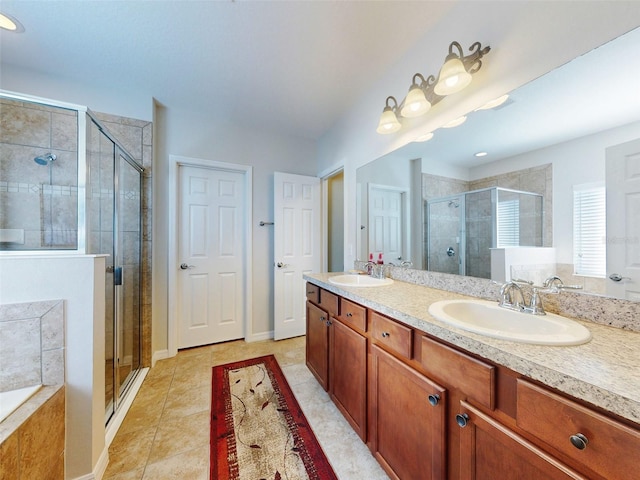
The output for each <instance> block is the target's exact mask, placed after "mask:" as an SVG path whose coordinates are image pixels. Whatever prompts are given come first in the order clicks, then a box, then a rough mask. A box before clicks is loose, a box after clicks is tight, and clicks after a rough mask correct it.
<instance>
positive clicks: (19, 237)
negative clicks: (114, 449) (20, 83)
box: [0, 91, 143, 423]
mask: <svg viewBox="0 0 640 480" xmlns="http://www.w3.org/2000/svg"><path fill="white" fill-rule="evenodd" d="M0 125H1V127H2V128H0V255H45V254H56V253H68V254H73V253H77V254H101V255H105V257H106V272H105V285H106V291H105V305H106V311H105V352H106V355H105V394H106V395H105V423H108V421H109V419H110V418H111V417H112V416H113V414H114V412H115V411H116V410H117V408H118V405H119V403H120V402H121V399H122V398H123V396H124V395H125V394H126V392H127V389H128V387H129V386H130V385H131V384H132V381H133V379H134V378H135V376H136V374H137V373H138V372H139V370H140V368H141V366H142V363H141V348H140V347H141V273H142V272H141V270H142V269H141V259H142V255H141V248H142V215H141V213H142V204H141V197H142V195H141V192H142V183H141V182H142V172H143V168H142V166H141V165H139V164H138V163H137V162H136V161H135V160H134V159H133V158H132V157H131V156H130V155H129V154H128V153H127V152H126V151H125V150H124V148H122V146H121V145H119V143H118V142H117V140H116V139H115V138H114V137H113V136H112V135H111V133H109V132H108V131H107V130H106V129H105V128H104V127H103V126H102V125H101V124H100V122H99V121H98V120H97V119H96V118H95V116H94V115H93V114H92V113H91V111H90V110H88V109H87V108H86V107H81V106H76V105H70V104H65V103H62V102H55V101H49V100H43V99H36V98H34V97H27V96H22V95H18V94H14V93H11V92H2V91H0Z"/></svg>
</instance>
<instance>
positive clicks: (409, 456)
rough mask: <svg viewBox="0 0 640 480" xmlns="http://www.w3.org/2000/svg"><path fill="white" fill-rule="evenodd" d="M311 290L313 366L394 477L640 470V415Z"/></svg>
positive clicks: (627, 475)
mask: <svg viewBox="0 0 640 480" xmlns="http://www.w3.org/2000/svg"><path fill="white" fill-rule="evenodd" d="M310 291H311V292H312V293H311V294H310V295H311V298H309V297H308V298H309V301H308V302H307V303H308V307H307V308H308V311H307V312H308V315H307V322H308V330H307V365H309V368H310V369H311V371H312V372H313V373H314V375H315V376H316V378H318V381H319V382H320V383H321V384H322V385H323V387H324V388H325V389H327V390H328V391H329V394H330V396H331V398H332V399H333V401H334V403H335V404H336V405H337V407H338V409H339V410H340V411H341V412H342V413H343V415H344V416H345V418H347V420H348V421H349V423H350V424H351V425H352V426H353V428H354V430H355V431H356V432H357V433H358V435H359V436H360V438H362V439H363V440H364V441H365V442H366V443H367V445H368V447H369V449H370V450H371V452H372V454H373V455H374V456H375V458H376V459H377V460H378V462H379V463H380V464H381V465H382V467H383V468H384V469H385V470H386V472H387V473H388V474H389V476H390V477H391V478H393V479H403V480H414V479H431V478H432V479H450V480H457V479H461V480H471V479H473V480H486V479H493V478H503V479H508V480H509V479H514V480H515V479H518V480H529V479H535V480H538V479H542V480H544V479H553V480H564V479H588V480H611V479H616V480H618V479H619V480H626V479H635V478H639V477H638V474H637V468H638V467H637V462H638V459H640V457H639V455H640V453H639V452H640V429H639V428H638V426H637V425H636V424H634V423H632V422H627V421H624V420H619V419H617V418H614V417H613V416H612V415H609V414H607V413H606V412H603V411H600V410H597V409H595V408H592V407H590V406H589V405H587V404H585V403H584V402H581V401H580V400H579V399H576V398H569V397H568V396H567V395H564V394H561V393H557V392H555V391H553V390H552V389H551V388H548V387H545V386H542V385H539V384H538V383H536V382H534V381H532V380H530V379H528V378H525V377H523V375H521V374H518V373H516V372H514V371H511V370H509V369H507V368H506V367H502V366H500V365H494V364H492V363H490V362H488V361H486V360H485V359H483V358H479V357H478V356H477V355H474V354H472V353H469V352H467V351H464V350H463V349H461V348H459V347H458V346H456V345H451V344H447V343H446V342H444V341H442V340H440V339H436V338H433V337H431V336H429V335H428V334H426V333H424V332H422V331H420V330H418V329H414V328H412V327H409V326H407V325H404V324H402V323H401V322H398V321H396V320H394V319H393V318H390V317H388V316H385V315H383V314H381V313H379V312H376V311H373V310H371V309H365V308H364V307H362V306H361V305H358V304H357V303H354V302H353V301H351V300H348V299H345V298H342V297H339V296H337V295H334V294H332V293H330V292H326V293H325V291H324V290H323V289H318V290H317V291H313V290H310ZM327 294H328V295H327ZM323 296H324V302H323ZM314 299H315V301H314Z"/></svg>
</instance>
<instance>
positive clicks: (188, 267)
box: [180, 263, 196, 270]
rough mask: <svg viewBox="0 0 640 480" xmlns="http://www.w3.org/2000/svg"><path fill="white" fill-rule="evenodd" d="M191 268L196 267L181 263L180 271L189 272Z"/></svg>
mask: <svg viewBox="0 0 640 480" xmlns="http://www.w3.org/2000/svg"><path fill="white" fill-rule="evenodd" d="M190 268H196V266H195V265H187V264H186V263H181V264H180V269H181V270H188V269H190Z"/></svg>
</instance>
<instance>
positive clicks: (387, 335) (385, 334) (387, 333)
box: [382, 332, 391, 338]
mask: <svg viewBox="0 0 640 480" xmlns="http://www.w3.org/2000/svg"><path fill="white" fill-rule="evenodd" d="M390 336H391V334H390V333H389V332H382V338H388V337H390Z"/></svg>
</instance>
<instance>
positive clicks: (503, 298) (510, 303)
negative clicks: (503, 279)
mask: <svg viewBox="0 0 640 480" xmlns="http://www.w3.org/2000/svg"><path fill="white" fill-rule="evenodd" d="M514 292H515V293H516V295H517V297H519V298H514V297H515V296H514ZM498 306H500V307H502V308H508V309H509V310H516V311H518V312H523V313H530V314H531V315H546V312H545V311H544V308H543V306H542V298H541V297H540V290H539V289H538V288H536V287H533V291H532V293H531V298H530V299H529V305H527V304H526V302H525V301H524V293H523V292H522V288H520V285H518V284H517V283H516V282H515V281H513V280H512V281H510V282H507V283H505V284H504V285H502V287H501V288H500V302H499V303H498Z"/></svg>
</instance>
